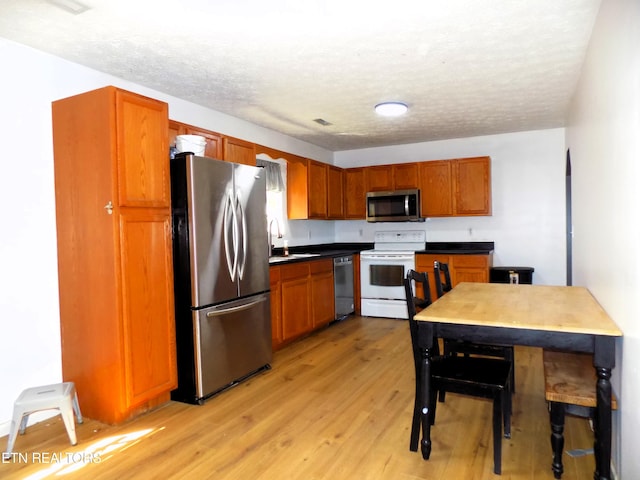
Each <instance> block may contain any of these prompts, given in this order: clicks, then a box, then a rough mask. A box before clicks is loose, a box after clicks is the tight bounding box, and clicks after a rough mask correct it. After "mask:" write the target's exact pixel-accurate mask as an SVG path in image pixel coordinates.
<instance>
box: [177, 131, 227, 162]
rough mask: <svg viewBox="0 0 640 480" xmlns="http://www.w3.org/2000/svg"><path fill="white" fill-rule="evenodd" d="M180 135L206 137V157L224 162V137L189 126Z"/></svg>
mask: <svg viewBox="0 0 640 480" xmlns="http://www.w3.org/2000/svg"><path fill="white" fill-rule="evenodd" d="M180 135H200V136H202V137H204V140H205V142H206V143H205V146H204V156H205V157H209V158H215V159H218V160H222V135H220V134H218V133H215V132H210V131H209V130H203V129H201V128H196V127H192V126H190V125H187V126H185V127H184V129H183V132H181V133H180Z"/></svg>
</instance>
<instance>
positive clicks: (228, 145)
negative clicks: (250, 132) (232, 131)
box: [222, 136, 256, 166]
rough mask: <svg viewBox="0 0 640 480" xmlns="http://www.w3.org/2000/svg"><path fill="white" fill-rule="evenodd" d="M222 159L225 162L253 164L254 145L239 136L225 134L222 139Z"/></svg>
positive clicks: (254, 159) (254, 162)
mask: <svg viewBox="0 0 640 480" xmlns="http://www.w3.org/2000/svg"><path fill="white" fill-rule="evenodd" d="M222 159H223V160H225V161H227V162H234V163H242V164H244V165H253V166H255V164H256V146H255V144H253V143H251V142H247V141H245V140H240V139H239V138H233V137H226V136H225V137H223V140H222Z"/></svg>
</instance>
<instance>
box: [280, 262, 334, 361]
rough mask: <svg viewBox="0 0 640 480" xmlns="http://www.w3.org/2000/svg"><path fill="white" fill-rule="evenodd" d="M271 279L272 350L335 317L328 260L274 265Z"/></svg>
mask: <svg viewBox="0 0 640 480" xmlns="http://www.w3.org/2000/svg"><path fill="white" fill-rule="evenodd" d="M269 273H270V279H271V344H272V347H273V349H274V350H277V349H278V348H281V347H282V346H284V345H286V344H287V343H289V342H291V341H293V340H295V339H297V338H300V337H302V336H304V335H306V334H308V333H310V332H312V331H313V330H315V329H317V328H320V327H322V326H324V325H327V324H328V323H329V322H331V321H332V320H333V318H334V315H335V306H334V291H333V260H332V259H331V258H325V259H319V260H312V261H308V262H297V263H291V264H285V265H275V266H271V267H270V268H269Z"/></svg>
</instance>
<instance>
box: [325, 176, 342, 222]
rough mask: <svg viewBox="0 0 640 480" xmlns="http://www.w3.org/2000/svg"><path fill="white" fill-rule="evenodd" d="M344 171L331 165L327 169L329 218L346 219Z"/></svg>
mask: <svg viewBox="0 0 640 480" xmlns="http://www.w3.org/2000/svg"><path fill="white" fill-rule="evenodd" d="M343 178H344V171H343V170H342V169H341V168H338V167H334V166H333V165H329V166H328V168H327V218H329V219H332V220H338V219H342V218H344V185H343V183H344V181H343Z"/></svg>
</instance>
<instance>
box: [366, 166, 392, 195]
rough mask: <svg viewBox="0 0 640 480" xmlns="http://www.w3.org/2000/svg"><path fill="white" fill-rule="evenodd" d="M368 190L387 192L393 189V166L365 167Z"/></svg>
mask: <svg viewBox="0 0 640 480" xmlns="http://www.w3.org/2000/svg"><path fill="white" fill-rule="evenodd" d="M365 172H366V176H367V192H385V191H390V190H393V167H392V166H391V165H377V166H373V167H366V168H365Z"/></svg>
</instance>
